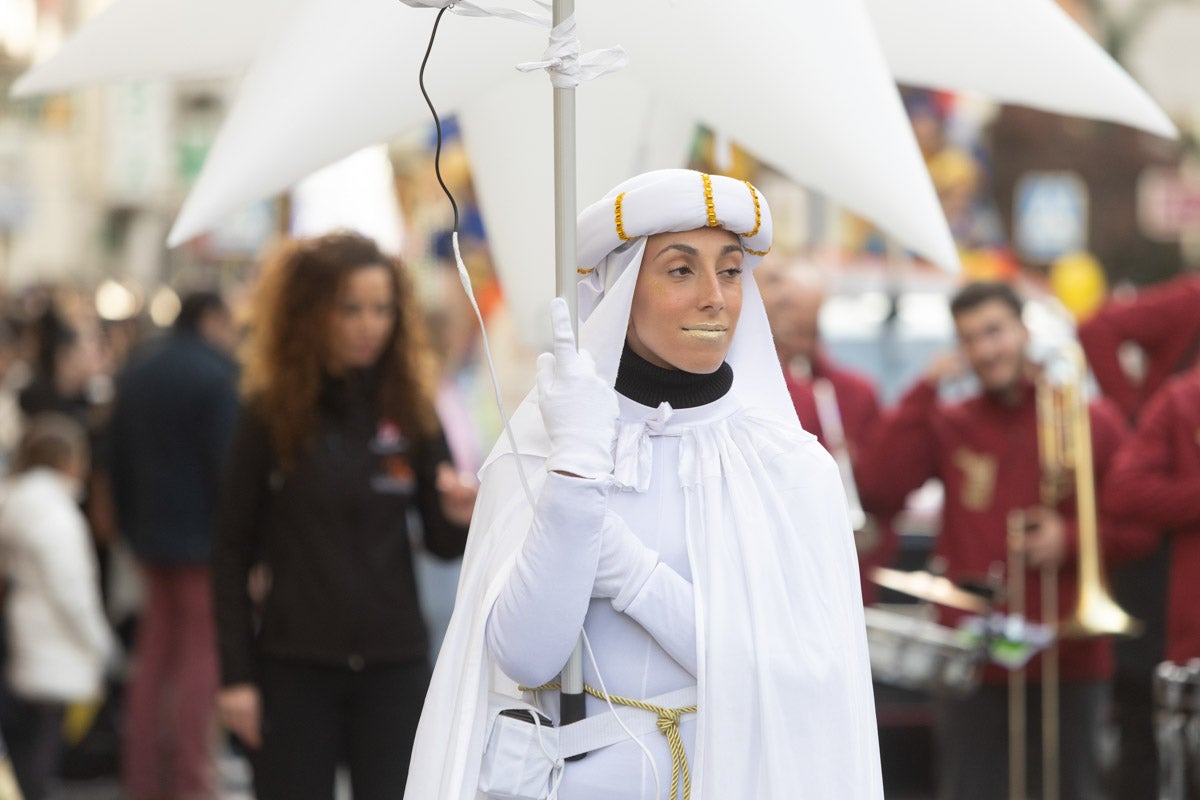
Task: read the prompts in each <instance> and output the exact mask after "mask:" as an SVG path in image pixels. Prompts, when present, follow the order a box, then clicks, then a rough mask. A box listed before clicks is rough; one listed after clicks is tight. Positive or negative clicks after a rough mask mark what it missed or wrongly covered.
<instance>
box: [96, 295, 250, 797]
mask: <svg viewBox="0 0 1200 800" xmlns="http://www.w3.org/2000/svg"><path fill="white" fill-rule="evenodd" d="M234 335H235V334H234V327H233V324H232V319H231V316H230V312H229V309H228V307H227V306H226V305H225V303H224V301H223V300H222V299H221V297H220V295H218V294H216V293H212V292H197V293H194V294H191V295H188V296H187V297H185V298H184V300H183V303H182V306H181V310H180V313H179V316H178V318H177V319H176V321H175V325H174V328H173V330H172V331H171V332H170V333H169V334H168V335H167V336H164V337H162V338H161V339H158V340H155V341H153V342H151V343H149V344H148V345H146V346H145V348H144V349H143V350H142V351H141V352H139V353H137V354H136V355H135V356H134V358H133V359H132V360H131V362H130V364H129V366H128V367H126V368H125V370H124V371H123V372H122V373H121V374H120V375H119V376H118V379H117V397H116V404H115V407H114V410H113V418H112V428H111V470H112V485H113V496H114V499H115V501H116V507H117V517H118V521H119V523H120V527H121V530H122V532H123V533H124V535H125V536H126V538H127V539H128V541H129V544H130V546H131V548H132V549H133V552H134V554H135V555H136V556H137V558H138V561H139V564H140V567H141V573H142V576H143V581H144V592H145V594H144V597H145V600H144V604H143V611H142V617H141V620H140V622H139V625H138V634H137V640H136V642H135V645H134V656H133V671H132V674H131V680H130V684H129V687H128V695H127V700H126V723H125V737H124V742H123V748H122V749H123V760H124V764H123V770H122V771H123V779H124V783H125V789H126V791H127V793H128V796H129V798H130V800H154V798H161V797H171V798H180V800H210V798H213V797H215V796H216V795H215V794H214V791H213V788H212V786H211V781H212V778H211V775H212V772H213V769H212V754H211V752H210V745H209V742H210V739H211V735H210V734H211V723H212V713H213V707H214V702H215V696H216V688H217V683H218V678H217V656H216V642H215V633H214V624H213V610H212V590H211V586H210V575H209V552H210V544H211V528H212V516H213V511H214V508H215V504H216V500H217V492H218V486H219V483H220V473H221V469H222V466H223V461H224V458H225V451H226V448H227V446H228V443H229V439H230V437H231V435H232V431H233V426H234V422H235V420H236V416H237V376H236V367H235V365H234V362H233V360H232V358H231V357H230V352H231V350H232V348H233V340H234ZM164 711H166V712H168V714H164V713H163V712H164ZM164 744H166V745H168V746H169V749H168V750H165V751H164V750H163V745H164ZM167 752H169V753H170V754H171V755H170V758H169V761H167V760H166V757H165V753H167Z"/></svg>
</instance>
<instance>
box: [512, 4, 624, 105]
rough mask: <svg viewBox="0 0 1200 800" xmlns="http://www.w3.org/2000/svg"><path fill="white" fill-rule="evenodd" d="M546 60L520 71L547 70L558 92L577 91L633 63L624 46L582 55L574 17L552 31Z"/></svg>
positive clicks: (536, 62)
mask: <svg viewBox="0 0 1200 800" xmlns="http://www.w3.org/2000/svg"><path fill="white" fill-rule="evenodd" d="M543 56H544V58H543V60H541V61H527V62H525V63H524V64H517V69H519V70H521V71H522V72H533V71H534V70H539V69H544V70H546V72H548V73H550V83H551V84H553V85H554V88H555V89H574V88H575V87H576V86H578V85H579V84H581V83H583V82H584V81H590V80H594V79H596V78H599V77H600V76H601V75H607V74H608V73H610V72H616V71H617V70H619V69H623V68H624V67H625V65H626V64H628V63H629V54H628V53H626V52H625V48H623V47H621V46H620V45H617V46H616V47H605V48H602V49H600V50H589V51H588V52H586V53H583V52H581V48H580V45H579V37H578V36H577V35H576V25H575V17H574V16H573V15H572V16H570V17H567V18H566V19H565V20H563V21H562V22H561V23H560V24H558V25H556V26H554V27H553V28H551V29H550V44H549V45H548V46H547V47H546V52H545V53H544V54H543Z"/></svg>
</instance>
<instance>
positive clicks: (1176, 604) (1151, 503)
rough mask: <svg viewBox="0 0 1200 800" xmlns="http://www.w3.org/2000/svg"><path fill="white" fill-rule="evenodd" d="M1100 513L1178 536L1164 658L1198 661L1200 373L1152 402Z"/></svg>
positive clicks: (1122, 454) (1109, 481) (1119, 460)
mask: <svg viewBox="0 0 1200 800" xmlns="http://www.w3.org/2000/svg"><path fill="white" fill-rule="evenodd" d="M1197 285H1200V284H1197ZM1101 506H1102V507H1103V509H1104V510H1105V511H1106V512H1108V513H1110V514H1113V515H1118V516H1120V517H1121V518H1129V519H1133V520H1136V521H1138V522H1143V523H1150V524H1152V525H1154V526H1156V527H1158V528H1161V529H1169V530H1171V531H1172V532H1173V534H1174V535H1173V536H1172V537H1171V558H1170V565H1171V566H1170V570H1171V574H1170V583H1169V590H1168V598H1167V658H1168V659H1170V660H1171V661H1177V662H1179V663H1184V662H1186V661H1187V660H1188V659H1190V658H1197V657H1200V602H1197V601H1198V599H1200V597H1198V595H1197V590H1198V588H1200V580H1197V579H1198V578H1200V371H1197V370H1195V369H1193V370H1191V371H1189V372H1187V373H1185V374H1183V375H1180V376H1177V377H1175V378H1172V379H1171V380H1169V381H1168V382H1167V383H1166V385H1165V386H1163V387H1162V389H1161V390H1160V391H1159V392H1158V393H1157V394H1156V395H1155V396H1154V398H1153V399H1152V400H1150V402H1149V404H1148V405H1147V406H1146V407H1145V409H1144V410H1143V412H1142V415H1141V418H1140V420H1139V421H1138V427H1137V430H1136V431H1135V432H1134V434H1133V435H1132V436H1130V437H1129V439H1128V440H1127V441H1126V442H1125V444H1124V445H1123V446H1122V447H1121V449H1120V451H1119V452H1118V454H1117V457H1116V460H1115V462H1114V464H1113V468H1112V470H1110V472H1109V474H1108V476H1107V477H1106V480H1105V483H1104V492H1103V493H1102V494H1101Z"/></svg>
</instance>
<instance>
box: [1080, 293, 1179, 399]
mask: <svg viewBox="0 0 1200 800" xmlns="http://www.w3.org/2000/svg"><path fill="white" fill-rule="evenodd" d="M1122 342H1134V343H1136V344H1138V345H1139V346H1140V347H1141V348H1142V349H1143V350H1144V351H1145V353H1146V377H1145V380H1143V381H1142V383H1141V385H1138V384H1135V383H1132V382H1131V381H1130V380H1129V378H1128V376H1126V374H1125V372H1124V370H1122V369H1121V365H1120V363H1119V362H1118V360H1117V350H1118V348H1119V347H1120V345H1121V343H1122ZM1079 343H1080V344H1082V345H1083V349H1084V352H1085V353H1087V357H1088V363H1089V364H1091V367H1092V371H1093V372H1094V373H1095V374H1096V381H1097V382H1098V383H1099V384H1100V388H1101V389H1103V390H1104V394H1105V395H1107V396H1108V397H1110V398H1112V400H1113V402H1115V403H1116V404H1117V405H1118V406H1119V407H1120V408H1121V411H1123V412H1124V413H1125V417H1126V419H1136V418H1137V416H1138V414H1139V412H1140V411H1141V409H1142V406H1144V405H1145V404H1146V402H1147V401H1149V399H1150V398H1151V397H1152V396H1153V395H1154V393H1155V392H1156V391H1157V390H1158V388H1159V387H1160V386H1162V385H1163V384H1164V383H1165V382H1166V380H1167V378H1169V377H1170V376H1171V375H1173V374H1175V373H1177V372H1180V371H1182V370H1185V369H1188V368H1189V367H1191V366H1192V365H1193V364H1194V363H1195V361H1196V356H1197V353H1200V275H1194V274H1189V275H1182V276H1180V277H1177V278H1174V279H1172V280H1169V281H1167V282H1165V283H1162V284H1158V285H1156V286H1152V287H1150V288H1148V289H1145V290H1144V291H1141V292H1139V293H1138V295H1137V297H1136V298H1134V299H1133V300H1130V301H1127V302H1121V301H1119V300H1116V301H1111V302H1109V303H1106V304H1105V305H1104V306H1103V307H1102V308H1101V309H1100V310H1099V311H1097V312H1096V313H1095V315H1093V316H1092V317H1091V318H1090V319H1088V320H1087V321H1085V322H1084V323H1082V324H1081V325H1080V326H1079Z"/></svg>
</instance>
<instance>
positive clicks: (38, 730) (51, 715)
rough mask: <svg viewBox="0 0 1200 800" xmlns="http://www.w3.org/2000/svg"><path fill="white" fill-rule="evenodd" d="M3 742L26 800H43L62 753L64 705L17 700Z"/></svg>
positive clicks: (5, 725) (6, 725)
mask: <svg viewBox="0 0 1200 800" xmlns="http://www.w3.org/2000/svg"><path fill="white" fill-rule="evenodd" d="M7 713H8V715H9V718H8V719H7V720H6V721H5V724H4V741H5V743H6V744H7V745H8V755H9V757H10V758H11V759H12V766H13V772H14V773H16V776H17V785H18V786H20V787H21V794H23V795H24V796H25V800H42V798H44V797H46V796H47V795H48V794H49V793H50V784H51V782H52V781H53V780H54V776H55V775H56V774H57V772H58V761H59V756H60V754H61V753H62V725H63V704H62V703H40V702H32V701H26V700H17V699H14V700H13V701H12V703H11V705H10V707H9V708H8V711H7Z"/></svg>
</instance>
